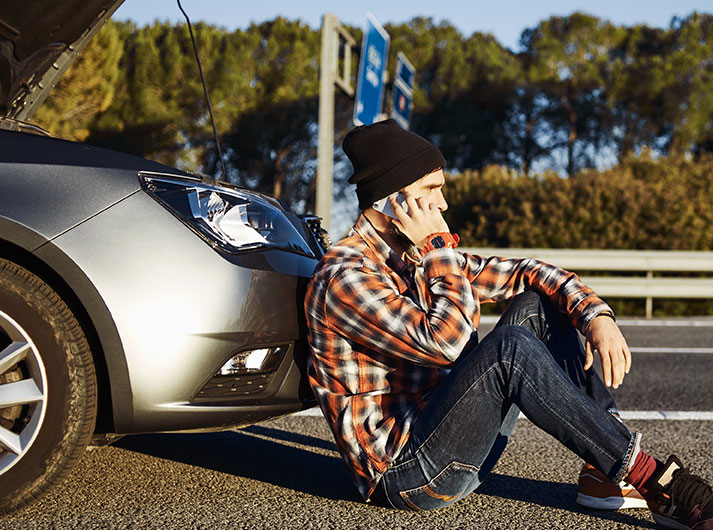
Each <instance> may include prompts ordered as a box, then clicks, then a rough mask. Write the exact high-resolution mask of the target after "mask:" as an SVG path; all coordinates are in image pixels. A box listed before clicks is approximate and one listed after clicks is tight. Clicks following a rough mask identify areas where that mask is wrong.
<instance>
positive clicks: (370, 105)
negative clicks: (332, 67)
mask: <svg viewBox="0 0 713 530" xmlns="http://www.w3.org/2000/svg"><path fill="white" fill-rule="evenodd" d="M389 40H390V39H389V34H388V33H386V30H384V28H382V27H381V24H379V22H378V21H377V20H376V18H374V15H372V14H371V13H367V14H366V28H365V29H364V39H363V40H362V44H361V59H360V60H359V75H358V77H357V93H356V102H355V104H354V123H355V124H357V125H371V124H372V123H374V122H375V121H376V119H377V118H378V116H379V114H381V100H382V97H383V94H384V72H385V71H386V63H387V62H388V58H389Z"/></svg>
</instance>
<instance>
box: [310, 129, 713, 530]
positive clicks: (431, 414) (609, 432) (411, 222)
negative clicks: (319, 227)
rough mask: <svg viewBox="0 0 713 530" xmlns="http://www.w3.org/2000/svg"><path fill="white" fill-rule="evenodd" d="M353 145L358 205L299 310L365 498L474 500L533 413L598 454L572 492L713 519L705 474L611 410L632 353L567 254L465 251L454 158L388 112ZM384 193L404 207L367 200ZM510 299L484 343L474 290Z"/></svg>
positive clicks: (428, 503)
mask: <svg viewBox="0 0 713 530" xmlns="http://www.w3.org/2000/svg"><path fill="white" fill-rule="evenodd" d="M343 148H344V151H345V153H346V154H347V156H348V157H349V159H350V161H351V162H352V165H353V166H354V174H353V175H352V177H351V179H350V182H351V183H356V191H357V196H358V198H359V207H360V209H361V211H362V212H361V215H360V217H359V219H358V220H357V222H356V225H355V226H354V228H353V230H352V231H351V232H350V234H349V235H348V236H347V237H346V238H345V239H343V240H342V241H340V242H339V243H337V244H335V245H334V246H332V248H330V249H329V250H328V252H327V253H326V254H325V256H324V257H323V258H322V261H321V262H320V264H319V265H318V266H317V269H316V271H315V273H314V277H313V279H312V281H311V283H310V285H309V288H308V292H307V297H306V301H305V307H306V313H307V319H308V325H309V340H310V344H311V347H312V363H311V366H310V382H311V385H312V388H313V389H314V391H315V394H316V396H317V399H318V402H319V405H320V407H321V409H322V412H323V413H324V415H325V417H326V419H327V422H328V423H329V425H330V427H331V429H332V432H333V434H334V437H335V439H336V443H337V447H338V449H339V451H340V453H341V455H342V457H343V459H344V461H345V462H346V464H347V467H348V468H349V471H350V473H351V475H352V477H353V479H354V482H355V483H356V486H357V488H358V489H359V491H360V492H361V494H362V495H363V496H364V498H365V499H367V500H370V499H371V500H373V501H375V502H376V503H378V504H380V505H383V506H389V507H394V508H402V509H413V510H421V509H433V508H440V507H443V506H447V505H448V504H451V503H452V502H454V501H456V500H458V499H461V498H463V497H465V496H466V495H468V494H469V493H471V492H472V491H473V490H475V489H476V488H477V487H478V485H479V484H480V483H481V481H482V480H483V478H484V476H485V475H486V474H487V473H488V472H489V471H490V470H491V469H492V468H493V466H494V465H495V463H496V461H497V460H498V458H499V457H500V455H501V453H502V451H503V449H504V447H505V444H506V442H507V440H508V437H509V436H510V434H511V432H512V430H513V427H514V425H515V421H516V419H517V417H518V414H519V412H520V411H522V412H523V413H524V414H525V416H527V418H529V419H530V421H532V423H534V424H535V425H537V426H538V427H539V428H541V429H543V430H544V431H546V432H547V433H549V434H550V435H552V436H553V437H555V438H556V439H557V440H559V441H560V442H561V443H563V444H564V445H565V446H566V447H568V448H569V449H570V450H572V451H573V452H575V453H576V454H577V455H579V456H580V457H582V458H583V459H584V460H585V461H586V462H587V463H588V464H585V467H584V469H583V470H582V473H581V474H580V483H579V489H580V495H579V497H578V502H580V503H582V504H585V505H587V506H591V507H596V508H619V507H627V506H628V507H631V506H642V505H646V504H645V503H647V504H648V506H649V507H650V508H651V510H652V511H653V513H654V517H655V519H656V520H657V521H658V522H659V523H661V524H663V525H666V526H672V527H675V528H695V529H696V530H703V529H713V490H711V487H710V486H709V485H708V484H706V483H705V482H703V481H702V480H701V479H700V478H698V477H696V476H694V475H691V474H689V473H688V471H687V470H686V469H685V468H684V467H683V465H682V464H681V462H680V461H679V460H678V459H677V458H676V457H675V456H671V457H669V459H668V461H667V462H666V463H665V464H664V463H662V462H660V461H658V460H656V459H654V458H653V457H651V456H649V455H647V454H646V453H645V452H643V451H641V450H640V448H639V442H640V435H639V434H638V433H631V432H629V430H628V429H627V428H626V427H625V426H624V424H623V423H622V422H621V420H620V419H619V417H618V415H617V412H616V407H615V404H614V400H613V399H612V397H611V395H610V394H609V391H608V390H607V389H606V386H611V385H613V386H614V387H615V388H616V387H617V386H618V385H620V384H621V382H622V380H623V379H624V375H625V374H626V373H628V371H629V368H630V365H631V354H630V352H629V349H628V347H627V345H626V342H625V340H624V338H623V336H622V334H621V332H620V331H619V328H618V326H617V325H616V323H615V321H614V315H613V313H612V311H611V309H610V308H609V306H607V305H606V304H605V303H604V302H603V301H602V300H601V299H600V298H598V297H597V296H596V295H595V293H594V292H593V291H592V290H591V289H589V288H588V287H586V286H585V285H583V284H582V283H581V282H580V281H579V279H578V278H577V276H576V275H575V274H572V273H568V272H566V271H564V270H562V269H559V268H557V267H554V266H551V265H548V264H545V263H542V262H539V261H536V260H532V259H503V258H495V257H491V258H482V257H479V256H473V255H470V254H467V253H464V252H460V251H458V250H456V247H457V245H458V237H457V236H456V235H455V234H452V233H451V232H450V230H449V228H448V226H447V224H446V222H445V221H444V219H443V217H442V215H441V212H442V211H443V210H445V209H446V207H447V204H446V201H445V199H444V198H443V195H442V193H441V190H442V187H443V185H444V182H445V180H444V175H443V171H442V168H443V167H445V160H444V158H443V156H442V154H441V153H440V151H439V150H438V149H437V148H436V147H435V146H433V145H432V144H431V143H429V142H428V141H427V140H425V139H424V138H422V137H420V136H418V135H416V134H414V133H411V132H408V131H405V130H403V129H401V128H400V127H399V126H398V125H397V124H396V123H395V122H394V121H393V120H387V121H385V122H381V123H376V124H374V125H369V126H363V127H357V128H355V129H353V130H351V131H350V132H349V133H348V134H347V136H346V137H345V139H344V144H343ZM396 192H401V195H402V199H401V200H396V199H395V198H394V197H393V195H394V194H395V193H396ZM386 197H389V205H390V206H391V208H392V210H393V212H392V213H393V216H389V215H387V214H385V213H382V211H377V209H375V208H374V203H375V202H376V201H379V200H380V199H384V198H386ZM402 204H403V205H402ZM378 209H379V210H382V209H383V208H381V206H378ZM384 211H388V210H387V209H384ZM510 299H512V300H513V301H512V303H511V304H510V306H509V307H508V309H507V311H506V312H505V313H504V314H503V316H502V317H501V318H500V320H499V322H498V325H497V326H496V328H495V329H494V330H493V331H492V332H491V333H489V334H488V335H487V336H486V337H485V338H484V339H483V340H482V342H478V335H477V327H478V324H479V321H480V304H481V303H484V302H490V301H500V300H510ZM575 327H576V328H577V329H579V330H580V331H581V332H582V333H583V334H584V335H585V337H586V348H584V349H583V348H582V346H581V344H580V342H579V338H578V335H577V332H576V329H575ZM595 349H596V350H598V352H599V355H600V357H601V364H602V369H603V374H604V383H603V382H602V381H601V379H600V378H599V377H598V376H597V375H596V373H595V371H594V370H593V369H590V367H591V366H592V363H593V352H594V350H595ZM605 383H606V386H605ZM622 480H623V481H624V482H621V481H622ZM632 487H633V488H632ZM634 489H635V491H634ZM637 492H638V494H637Z"/></svg>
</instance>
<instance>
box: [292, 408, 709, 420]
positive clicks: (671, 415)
mask: <svg viewBox="0 0 713 530" xmlns="http://www.w3.org/2000/svg"><path fill="white" fill-rule="evenodd" d="M620 414H621V417H622V419H624V420H688V421H713V411H710V410H622V411H620ZM293 416H306V417H321V416H322V411H321V410H319V408H317V407H314V408H311V409H307V410H303V411H301V412H295V413H294V414H293ZM524 417H525V416H524V415H523V414H522V413H520V418H521V419H522V418H524Z"/></svg>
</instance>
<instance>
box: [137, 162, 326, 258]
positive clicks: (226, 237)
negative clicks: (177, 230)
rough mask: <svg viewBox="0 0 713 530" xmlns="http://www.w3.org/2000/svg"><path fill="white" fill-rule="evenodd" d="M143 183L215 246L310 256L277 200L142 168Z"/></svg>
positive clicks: (236, 250) (174, 212) (182, 219)
mask: <svg viewBox="0 0 713 530" xmlns="http://www.w3.org/2000/svg"><path fill="white" fill-rule="evenodd" d="M140 179H141V183H142V186H143V188H144V189H145V190H146V191H147V192H148V193H149V195H151V196H152V197H153V198H155V199H156V200H157V201H158V202H159V203H161V204H162V205H163V206H165V207H166V208H167V209H168V210H169V211H171V212H172V213H173V214H174V215H176V217H178V218H179V219H180V220H181V221H183V222H184V223H185V224H186V225H188V227H189V228H191V229H192V230H193V231H194V232H196V233H197V234H198V235H200V236H201V237H202V238H203V239H205V240H206V241H207V242H208V243H210V244H211V245H213V246H214V247H218V248H220V249H221V250H224V251H226V252H231V253H235V252H243V251H246V250H253V249H258V248H267V247H274V248H279V249H282V250H287V251H290V252H297V253H299V254H305V255H307V256H314V253H313V252H312V250H311V249H310V247H309V245H308V244H307V242H306V241H305V240H304V238H303V237H302V236H301V235H300V233H299V232H298V231H297V229H295V227H294V226H293V225H292V223H290V221H289V220H288V219H287V217H285V214H284V213H283V211H282V209H281V208H280V207H279V205H278V204H277V202H276V201H274V203H273V200H271V199H268V198H267V197H265V196H263V195H260V194H258V193H255V192H251V191H248V190H243V189H238V188H233V187H229V186H226V185H222V184H208V183H205V182H203V181H200V180H195V181H194V180H189V179H180V178H171V177H168V176H163V175H154V174H146V173H142V174H141V175H140Z"/></svg>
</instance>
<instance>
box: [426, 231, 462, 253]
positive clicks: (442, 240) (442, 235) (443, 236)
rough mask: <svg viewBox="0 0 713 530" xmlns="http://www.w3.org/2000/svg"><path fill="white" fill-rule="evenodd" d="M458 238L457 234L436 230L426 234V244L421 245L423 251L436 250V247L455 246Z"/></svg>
mask: <svg viewBox="0 0 713 530" xmlns="http://www.w3.org/2000/svg"><path fill="white" fill-rule="evenodd" d="M459 241H460V238H459V237H458V234H451V233H450V232H436V233H435V234H431V235H430V236H428V240H427V241H426V244H425V245H423V253H424V254H425V253H426V252H429V251H430V250H436V249H438V248H456V247H457V246H458V242H459Z"/></svg>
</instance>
